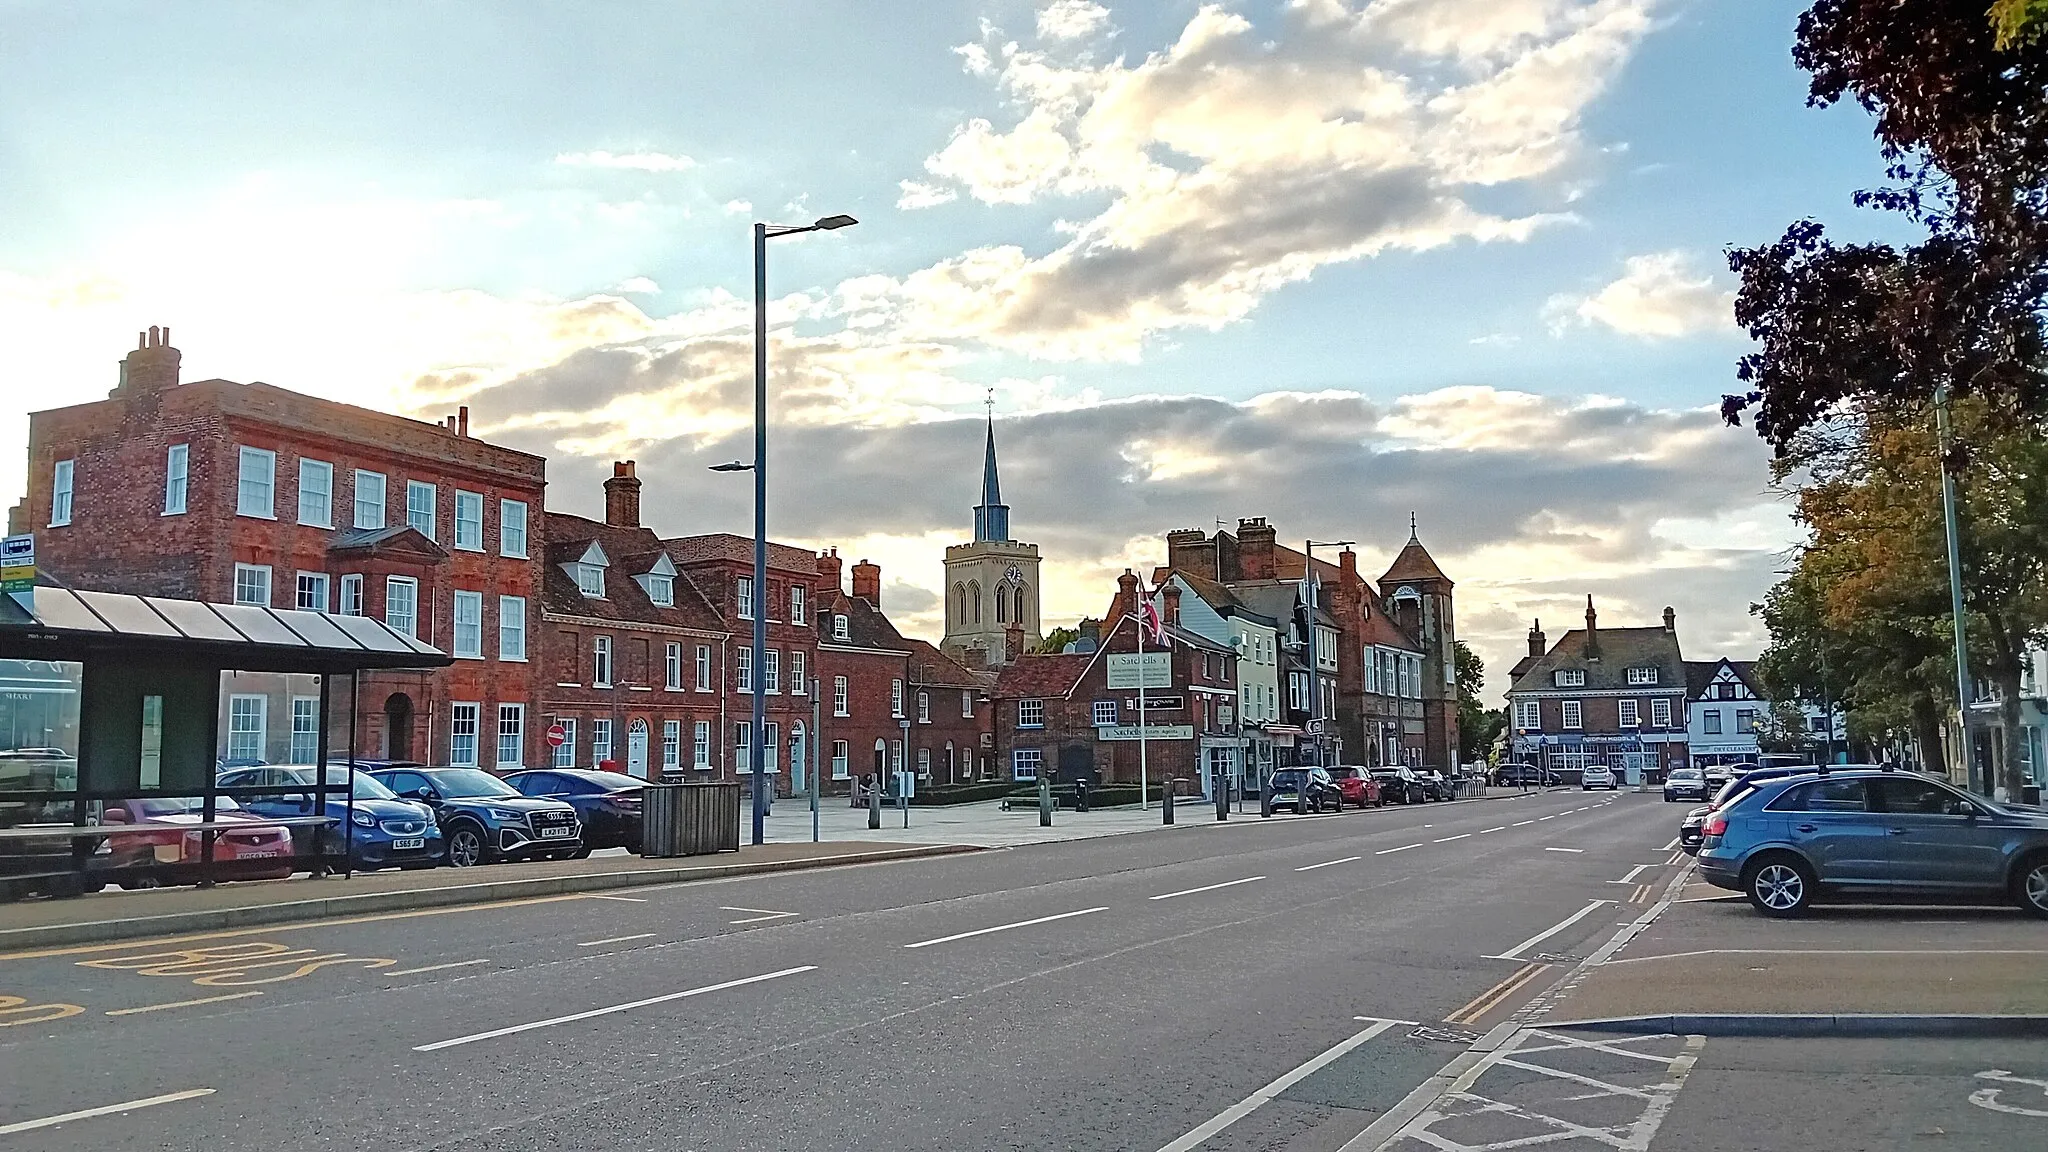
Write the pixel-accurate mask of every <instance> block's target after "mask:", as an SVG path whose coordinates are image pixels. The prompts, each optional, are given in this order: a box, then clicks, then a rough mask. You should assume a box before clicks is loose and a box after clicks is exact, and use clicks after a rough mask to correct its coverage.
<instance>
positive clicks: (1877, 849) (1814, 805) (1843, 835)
mask: <svg viewBox="0 0 2048 1152" xmlns="http://www.w3.org/2000/svg"><path fill="white" fill-rule="evenodd" d="M1699 860H1700V875H1701V877H1702V878H1704V879H1705V880H1707V881H1708V882H1709V883H1711V884H1714V885H1716V886H1718V887H1722V888H1729V889H1733V890H1734V891H1737V892H1741V893H1742V894H1743V895H1745V896H1747V897H1749V902H1750V903H1751V904H1752V905H1754V906H1755V907H1756V909H1757V911H1759V912H1762V913H1764V914H1765V915H1767V916H1796V915H1798V914H1800V913H1801V912H1804V911H1805V910H1806V909H1807V907H1808V906H1809V905H1811V904H1812V903H1813V902H1814V900H1816V899H1817V898H1823V897H1826V896H1831V895H1858V896H1866V897H1877V898H1886V897H1890V898H1898V897H1923V898H1924V897H1926V896H1930V895H1934V896H1979V897H1981V896H1995V897H1998V898H2001V899H2010V900H2012V901H2013V902H2015V903H2017V904H2018V905H2019V906H2020V907H2021V908H2022V909H2024V910H2025V911H2027V912H2030V913H2032V914H2033V915H2035V916H2041V917H2048V812H2042V811H2041V810H2039V809H2029V808H2017V807H2008V806H2005V805H2001V804H1993V803H1991V802H1990V801H1988V800H1984V799H1982V798H1980V797H1976V796H1972V795H1970V794H1968V793H1966V792H1962V791H1959V790H1957V789H1955V788H1953V787H1950V786H1949V785H1948V784H1947V783H1946V782H1944V781H1941V780H1937V779H1933V778H1930V777H1926V776H1920V775H1917V774H1914V773H1910V772H1896V771H1890V770H1885V769H1851V770H1846V771H1827V772H1811V773H1797V774H1794V775H1789V776H1784V777H1780V778H1777V779H1771V780H1764V781H1761V782H1751V783H1749V784H1747V785H1743V786H1740V788H1739V790H1738V792H1737V793H1736V794H1735V795H1734V796H1732V797H1731V798H1730V799H1729V800H1728V801H1727V802H1726V803H1725V804H1723V805H1721V806H1720V807H1718V808H1716V809H1715V811H1714V813H1713V814H1712V815H1711V816H1709V817H1708V818H1707V823H1706V828H1705V839H1704V841H1703V842H1702V843H1701V847H1700V853H1699Z"/></svg>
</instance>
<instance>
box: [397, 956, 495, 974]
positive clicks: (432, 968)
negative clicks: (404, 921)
mask: <svg viewBox="0 0 2048 1152" xmlns="http://www.w3.org/2000/svg"><path fill="white" fill-rule="evenodd" d="M490 962H491V961H490V957H488V956H487V957H485V958H483V959H482V960H457V961H456V962H454V963H453V964H429V965H427V966H426V967H425V968H398V969H395V970H393V971H390V972H379V973H378V975H379V976H383V977H385V978H386V979H389V978H390V977H393V976H417V975H419V974H420V973H422V972H439V971H441V970H442V969H444V968H467V967H469V966H470V965H472V964H489V963H490Z"/></svg>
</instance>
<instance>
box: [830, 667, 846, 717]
mask: <svg viewBox="0 0 2048 1152" xmlns="http://www.w3.org/2000/svg"><path fill="white" fill-rule="evenodd" d="M832 714H833V715H834V716H844V715H846V714H847V712H846V677H844V676H834V677H833V678H832Z"/></svg>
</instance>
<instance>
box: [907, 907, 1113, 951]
mask: <svg viewBox="0 0 2048 1152" xmlns="http://www.w3.org/2000/svg"><path fill="white" fill-rule="evenodd" d="M1107 911H1109V906H1108V905H1107V904H1105V905H1103V906H1102V907H1100V908H1083V909H1081V910H1080V911H1078V912H1061V913H1058V914H1056V915H1052V916H1040V917H1038V918H1037V919H1035V920H1019V921H1017V922H1016V923H1015V924H998V925H996V926H995V927H993V928H976V929H975V930H974V931H972V932H955V933H954V934H952V935H951V936H941V937H939V938H938V939H936V940H919V941H918V942H917V943H915V944H905V945H904V947H905V948H929V947H931V946H932V945H934V944H951V943H952V942H953V941H955V940H965V939H967V938H968V937H970V936H986V935H988V934H989V933H991V932H1008V931H1009V930H1010V929H1012V928H1029V927H1031V926H1032V925H1034V924H1050V923H1052V922H1053V921H1055V920H1066V919H1070V918H1072V917H1075V916H1087V915H1089V914H1090V913H1094V912H1107Z"/></svg>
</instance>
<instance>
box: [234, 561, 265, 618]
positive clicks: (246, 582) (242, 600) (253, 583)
mask: <svg viewBox="0 0 2048 1152" xmlns="http://www.w3.org/2000/svg"><path fill="white" fill-rule="evenodd" d="M235 603H237V604H260V605H262V606H263V607H265V608H268V607H270V565H268V564H237V565H235Z"/></svg>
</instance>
